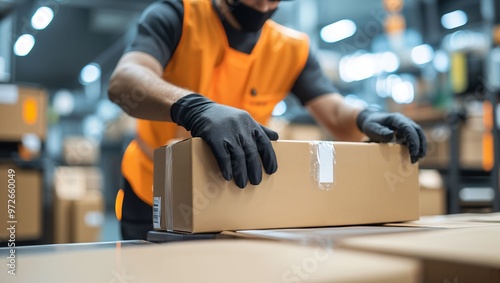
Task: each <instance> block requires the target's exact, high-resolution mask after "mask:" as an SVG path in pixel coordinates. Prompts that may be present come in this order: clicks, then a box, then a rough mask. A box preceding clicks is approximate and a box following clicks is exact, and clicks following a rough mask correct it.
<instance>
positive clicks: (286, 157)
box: [154, 138, 419, 233]
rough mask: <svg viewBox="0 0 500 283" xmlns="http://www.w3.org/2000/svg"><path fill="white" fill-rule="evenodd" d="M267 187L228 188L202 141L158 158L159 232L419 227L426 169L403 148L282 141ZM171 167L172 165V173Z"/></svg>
mask: <svg viewBox="0 0 500 283" xmlns="http://www.w3.org/2000/svg"><path fill="white" fill-rule="evenodd" d="M273 146H274V149H275V152H276V156H277V159H278V164H279V169H278V171H277V172H276V173H275V174H273V175H267V174H265V173H264V174H263V180H262V182H261V184H260V185H258V186H253V185H250V184H248V185H247V187H246V188H245V189H243V190H242V189H239V188H238V187H237V186H236V185H235V184H234V182H233V181H229V182H228V181H225V180H224V179H223V177H222V176H221V174H220V170H219V167H218V166H217V163H216V160H215V158H214V156H213V155H212V152H211V151H210V149H209V147H208V146H207V145H206V144H205V142H203V141H202V140H201V139H199V138H194V139H189V140H185V141H182V142H179V143H176V144H174V145H172V146H170V147H160V148H158V149H156V150H155V159H154V212H155V213H154V226H155V229H160V230H171V231H172V230H175V231H183V232H190V233H202V232H221V231H225V230H233V231H234V230H246V229H272V228H297V227H320V226H339V225H357V224H371V223H387V222H398V221H407V220H414V219H418V217H419V203H418V201H419V200H418V194H419V187H418V165H416V164H411V163H410V161H409V156H408V153H407V149H406V148H405V147H402V146H400V145H395V144H369V143H342V142H338V143H332V142H319V143H318V142H299V141H277V142H273ZM167 164H169V165H167Z"/></svg>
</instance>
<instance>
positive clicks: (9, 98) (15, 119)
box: [0, 84, 47, 142]
mask: <svg viewBox="0 0 500 283" xmlns="http://www.w3.org/2000/svg"><path fill="white" fill-rule="evenodd" d="M46 112H47V93H46V92H45V90H43V89H39V88H29V87H22V86H16V85H2V84H0V121H1V122H0V140H1V141H10V142H19V141H21V140H22V139H23V136H24V135H25V134H34V135H36V136H38V137H39V138H40V139H42V140H44V139H45V132H46V130H47V117H46V116H47V113H46Z"/></svg>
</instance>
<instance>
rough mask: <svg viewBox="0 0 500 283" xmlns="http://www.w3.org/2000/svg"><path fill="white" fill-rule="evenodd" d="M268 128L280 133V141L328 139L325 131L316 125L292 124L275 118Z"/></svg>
mask: <svg viewBox="0 0 500 283" xmlns="http://www.w3.org/2000/svg"><path fill="white" fill-rule="evenodd" d="M268 126H269V128H270V129H272V130H273V131H275V132H277V133H278V135H279V137H280V140H301V141H310V140H315V141H321V140H326V139H327V135H326V134H325V132H324V130H323V129H322V128H321V127H320V126H318V125H314V124H298V123H290V122H289V121H287V120H285V119H282V118H275V117H273V118H272V119H271V120H270V122H269V125H268Z"/></svg>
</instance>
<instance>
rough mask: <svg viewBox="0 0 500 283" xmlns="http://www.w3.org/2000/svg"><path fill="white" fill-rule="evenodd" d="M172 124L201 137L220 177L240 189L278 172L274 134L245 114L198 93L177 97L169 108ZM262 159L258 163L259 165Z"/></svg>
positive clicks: (275, 135)
mask: <svg viewBox="0 0 500 283" xmlns="http://www.w3.org/2000/svg"><path fill="white" fill-rule="evenodd" d="M170 116H171V118H172V121H174V122H175V123H177V124H179V125H181V126H183V127H184V128H186V130H188V131H191V135H192V136H193V137H200V138H202V139H203V140H204V141H205V142H206V143H207V144H208V146H209V147H210V149H211V150H212V152H213V154H214V156H215V159H216V160H217V163H218V165H219V168H220V170H221V173H222V176H223V177H224V179H226V180H227V181H229V180H231V179H232V178H234V181H235V183H236V185H237V186H238V187H240V188H244V187H245V186H246V185H247V182H248V181H250V183H251V184H252V185H258V184H260V182H261V181H262V165H263V166H264V170H265V171H266V173H267V174H273V173H274V172H276V170H277V169H278V164H277V161H276V155H275V153H274V149H273V147H272V145H271V140H277V139H278V134H277V133H276V132H274V131H272V130H270V129H268V128H266V127H264V126H261V125H259V124H258V123H257V122H256V121H255V120H254V119H253V118H252V117H251V116H250V114H248V112H246V111H243V110H240V109H237V108H233V107H229V106H225V105H221V104H217V103H215V102H213V101H211V100H209V99H208V98H206V97H203V96H201V95H199V94H189V95H187V96H184V97H182V98H180V99H179V100H178V101H177V102H175V103H174V104H173V105H172V107H171V109H170ZM261 160H262V162H261Z"/></svg>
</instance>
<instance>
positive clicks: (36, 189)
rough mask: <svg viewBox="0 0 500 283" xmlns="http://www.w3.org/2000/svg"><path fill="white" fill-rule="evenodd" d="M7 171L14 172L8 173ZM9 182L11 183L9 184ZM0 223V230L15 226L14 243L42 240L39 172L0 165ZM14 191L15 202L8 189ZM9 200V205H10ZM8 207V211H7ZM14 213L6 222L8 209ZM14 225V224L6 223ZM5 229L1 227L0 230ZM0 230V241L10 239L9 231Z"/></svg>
mask: <svg viewBox="0 0 500 283" xmlns="http://www.w3.org/2000/svg"><path fill="white" fill-rule="evenodd" d="M9 169H12V170H14V173H12V171H10V172H9ZM9 180H14V181H15V182H12V181H10V182H9ZM0 184H1V186H2V187H3V189H2V193H0V211H1V213H0V221H1V223H2V227H6V228H9V227H10V226H11V225H15V240H16V241H25V240H38V239H40V238H41V237H42V233H43V231H42V216H43V213H42V212H43V211H42V207H43V206H42V203H43V197H42V172H41V171H39V170H34V169H24V168H19V167H17V166H14V165H7V164H1V165H0ZM9 184H14V185H15V186H10V187H9ZM12 188H13V189H14V191H13V192H14V194H15V198H11V193H10V192H9V189H12ZM10 200H13V201H10ZM9 205H10V207H9ZM9 208H10V209H12V210H13V211H12V212H14V213H13V214H12V215H13V216H15V218H12V219H11V218H10V217H9V216H10V215H11V214H10V213H8V212H9V211H8V209H9ZM8 221H16V222H12V223H10V222H8ZM3 225H5V226H3ZM6 228H3V229H0V240H2V241H6V240H8V239H9V238H10V230H7V229H6Z"/></svg>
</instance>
